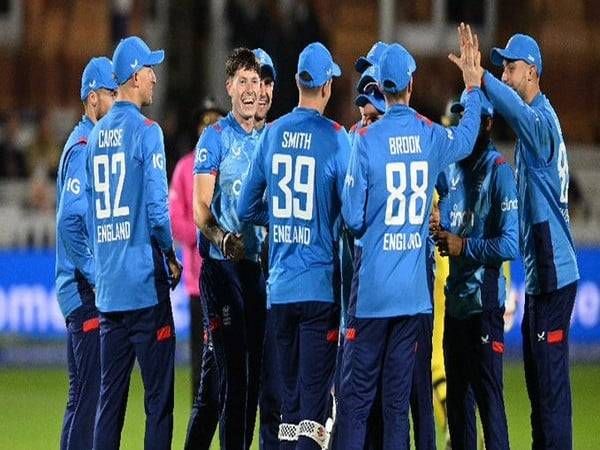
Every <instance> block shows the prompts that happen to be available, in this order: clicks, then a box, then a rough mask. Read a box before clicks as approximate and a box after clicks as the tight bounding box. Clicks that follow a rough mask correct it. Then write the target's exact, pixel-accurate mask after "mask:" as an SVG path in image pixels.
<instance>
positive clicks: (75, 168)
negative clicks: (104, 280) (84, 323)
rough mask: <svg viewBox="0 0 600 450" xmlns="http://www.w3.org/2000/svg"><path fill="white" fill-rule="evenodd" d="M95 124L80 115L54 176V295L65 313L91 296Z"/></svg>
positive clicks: (92, 282) (93, 277)
mask: <svg viewBox="0 0 600 450" xmlns="http://www.w3.org/2000/svg"><path fill="white" fill-rule="evenodd" d="M92 128H94V124H93V123H92V121H91V120H90V118H89V117H87V116H83V117H82V118H81V120H80V121H79V123H78V124H77V125H76V126H75V128H74V129H73V131H72V132H71V134H70V136H69V139H68V140H67V142H66V144H65V146H64V149H63V152H62V155H61V157H60V163H59V165H58V174H57V177H56V298H57V299H58V304H59V306H60V310H61V312H62V313H63V315H64V316H65V317H67V316H68V315H69V314H70V313H71V312H73V311H74V310H75V309H77V308H78V307H79V306H80V305H81V304H82V296H84V295H85V294H87V295H88V296H90V295H91V297H90V298H93V291H92V289H93V286H94V284H95V282H96V275H95V271H94V256H93V254H92V250H91V242H90V236H91V232H92V227H91V217H90V216H89V212H88V211H89V209H88V204H87V198H86V194H85V186H86V172H85V165H86V160H87V147H86V146H87V139H88V135H89V133H90V132H91V131H92Z"/></svg>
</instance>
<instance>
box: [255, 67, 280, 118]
mask: <svg viewBox="0 0 600 450" xmlns="http://www.w3.org/2000/svg"><path fill="white" fill-rule="evenodd" d="M274 86H275V83H274V82H273V79H272V78H271V77H264V78H263V79H262V80H260V95H259V97H258V107H257V108H256V114H255V115H254V120H255V121H257V122H261V121H263V120H265V119H266V117H267V113H268V112H269V110H270V109H271V104H272V103H273V87H274Z"/></svg>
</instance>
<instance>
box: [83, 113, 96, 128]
mask: <svg viewBox="0 0 600 450" xmlns="http://www.w3.org/2000/svg"><path fill="white" fill-rule="evenodd" d="M81 124H82V125H84V126H86V127H87V128H89V129H90V130H91V129H92V128H94V122H92V119H90V118H89V117H88V116H87V114H84V115H83V116H81Z"/></svg>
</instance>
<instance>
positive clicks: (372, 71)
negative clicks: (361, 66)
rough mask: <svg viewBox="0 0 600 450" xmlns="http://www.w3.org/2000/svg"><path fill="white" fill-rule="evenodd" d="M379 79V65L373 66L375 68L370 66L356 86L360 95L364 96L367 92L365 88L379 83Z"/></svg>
mask: <svg viewBox="0 0 600 450" xmlns="http://www.w3.org/2000/svg"><path fill="white" fill-rule="evenodd" d="M378 79H379V66H378V65H377V64H375V65H373V66H369V67H367V70H365V71H364V72H363V73H362V75H361V76H360V79H359V80H358V84H357V85H356V90H357V91H358V93H359V94H363V93H364V91H365V86H367V85H368V84H370V83H377V80H378Z"/></svg>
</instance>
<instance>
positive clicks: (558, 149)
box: [483, 71, 579, 294]
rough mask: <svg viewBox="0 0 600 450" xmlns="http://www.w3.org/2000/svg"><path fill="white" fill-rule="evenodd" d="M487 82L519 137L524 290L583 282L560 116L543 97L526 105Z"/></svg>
mask: <svg viewBox="0 0 600 450" xmlns="http://www.w3.org/2000/svg"><path fill="white" fill-rule="evenodd" d="M483 82H484V84H485V90H486V92H487V95H488V98H489V99H490V101H491V103H492V104H493V105H494V108H495V109H496V111H497V112H498V113H499V114H501V115H502V117H504V118H505V119H506V121H507V122H508V124H509V126H510V127H511V128H512V129H513V131H514V132H515V134H516V135H517V138H518V139H517V142H516V146H515V159H516V166H517V172H516V175H517V190H518V195H519V225H520V229H521V232H520V246H521V254H522V256H523V262H524V265H525V278H526V291H527V293H528V294H541V293H547V292H552V291H555V290H557V289H560V288H561V287H563V286H566V285H567V284H570V283H573V282H575V281H577V280H578V279H579V270H578V268H577V258H576V256H575V246H574V244H573V239H572V238H571V230H570V227H569V201H568V200H569V198H568V192H569V164H568V162H567V148H566V146H565V142H564V139H563V135H562V131H561V128H560V123H559V121H558V117H557V116H556V112H555V111H554V108H552V106H551V105H550V101H549V100H548V99H547V98H546V96H545V95H543V94H541V93H540V94H538V95H537V97H536V98H535V99H533V101H532V103H531V104H530V105H527V104H526V103H525V102H524V101H523V100H522V99H521V98H520V97H519V96H518V95H517V93H516V92H515V91H513V90H512V89H511V88H510V87H509V86H507V85H505V84H504V83H502V82H501V81H499V80H498V79H496V78H495V77H494V76H493V75H492V74H491V73H489V72H487V71H486V72H485V74H484V76H483Z"/></svg>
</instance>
